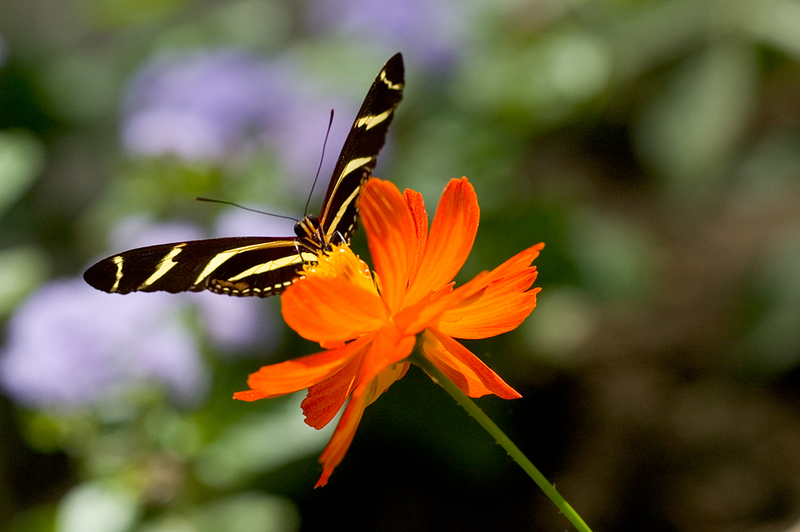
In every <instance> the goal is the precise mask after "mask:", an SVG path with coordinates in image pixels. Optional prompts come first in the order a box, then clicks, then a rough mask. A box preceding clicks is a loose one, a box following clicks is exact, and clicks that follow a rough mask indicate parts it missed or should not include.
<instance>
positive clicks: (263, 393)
mask: <svg viewBox="0 0 800 532" xmlns="http://www.w3.org/2000/svg"><path fill="white" fill-rule="evenodd" d="M369 340H370V337H369V336H365V337H363V338H359V339H358V340H355V341H353V342H350V343H349V344H347V345H345V346H344V347H342V348H339V349H331V350H329V351H322V352H320V353H315V354H313V355H306V356H304V357H300V358H296V359H294V360H287V361H286V362H281V363H279V364H272V365H269V366H264V367H262V368H261V369H259V370H258V371H256V372H255V373H253V374H251V375H250V377H249V378H248V379H247V385H248V386H250V388H251V389H250V390H247V391H244V392H238V393H236V394H235V395H234V398H236V399H241V400H244V401H253V400H255V399H262V398H268V397H279V396H281V395H285V394H287V393H292V392H296V391H298V390H302V389H304V388H308V387H309V386H313V385H315V384H317V383H318V382H320V381H322V380H324V379H326V378H328V377H329V376H331V375H334V374H335V373H336V372H338V371H339V369H340V368H341V367H342V366H344V365H346V364H347V363H348V362H349V361H350V360H351V359H352V358H353V357H354V356H356V355H357V354H358V353H359V352H360V351H361V350H362V349H363V348H364V347H365V346H366V345H367V344H368V343H369Z"/></svg>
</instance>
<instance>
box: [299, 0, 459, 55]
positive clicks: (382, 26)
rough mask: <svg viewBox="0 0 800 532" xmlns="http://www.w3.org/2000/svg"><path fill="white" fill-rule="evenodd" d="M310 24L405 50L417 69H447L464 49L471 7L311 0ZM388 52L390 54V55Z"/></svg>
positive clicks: (439, 0)
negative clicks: (468, 11)
mask: <svg viewBox="0 0 800 532" xmlns="http://www.w3.org/2000/svg"><path fill="white" fill-rule="evenodd" d="M308 13H309V18H310V23H311V26H312V27H313V28H314V29H316V30H318V31H321V30H325V29H327V30H331V31H334V32H337V33H342V34H345V35H351V36H354V37H356V38H358V39H367V40H369V41H370V42H371V43H372V44H377V45H379V46H380V47H381V48H382V49H385V52H386V53H387V54H389V53H393V52H396V51H401V52H403V55H405V56H406V60H407V61H408V63H409V64H411V63H413V64H414V65H415V68H424V69H426V70H434V71H438V70H440V69H443V68H447V67H449V66H451V65H452V64H453V62H454V61H455V60H456V59H457V58H458V56H459V55H460V50H461V49H463V48H464V36H465V34H466V33H467V31H466V30H467V29H466V22H467V20H466V19H467V12H466V7H465V5H464V3H463V2H459V1H458V0H312V1H311V2H310V4H309V8H308ZM387 57H388V56H387Z"/></svg>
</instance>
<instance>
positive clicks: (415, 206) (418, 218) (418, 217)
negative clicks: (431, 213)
mask: <svg viewBox="0 0 800 532" xmlns="http://www.w3.org/2000/svg"><path fill="white" fill-rule="evenodd" d="M403 198H404V199H405V200H406V204H407V205H408V210H409V211H410V212H411V218H413V220H414V227H415V229H416V236H417V238H416V240H417V245H416V253H415V254H414V269H413V271H412V274H411V276H410V278H411V279H413V278H414V275H415V274H416V271H417V268H418V267H419V262H420V260H422V254H423V252H424V251H425V244H426V243H427V241H428V211H426V210H425V201H424V200H423V199H422V194H420V193H419V192H417V191H416V190H411V189H408V188H407V189H405V190H404V191H403Z"/></svg>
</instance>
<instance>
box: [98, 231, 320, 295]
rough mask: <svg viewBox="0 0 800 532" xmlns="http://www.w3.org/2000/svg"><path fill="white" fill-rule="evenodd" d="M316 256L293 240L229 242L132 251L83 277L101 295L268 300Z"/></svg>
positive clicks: (216, 240) (236, 239) (241, 239)
mask: <svg viewBox="0 0 800 532" xmlns="http://www.w3.org/2000/svg"><path fill="white" fill-rule="evenodd" d="M316 260H317V255H316V254H315V253H312V252H310V251H307V250H303V249H302V248H300V247H299V246H298V242H297V239H295V238H264V237H231V238H210V239H207V240H192V241H188V242H178V243H173V244H161V245H157V246H149V247H144V248H137V249H132V250H130V251H125V252H123V253H120V254H119V255H114V256H113V257H109V258H107V259H104V260H102V261H100V262H98V263H97V264H95V265H94V266H92V267H91V268H89V269H88V270H86V273H85V274H84V275H83V277H84V279H86V281H87V282H88V283H89V284H90V285H92V286H94V287H95V288H98V289H100V290H103V291H105V292H111V293H117V294H128V293H130V292H155V291H158V290H163V291H165V292H173V293H175V292H186V291H191V292H199V291H201V290H211V291H212V292H217V293H220V294H229V295H237V296H260V297H267V296H271V295H273V294H278V293H280V292H282V291H283V290H284V289H285V288H286V287H287V286H289V285H290V284H291V283H292V280H293V279H294V278H295V277H296V276H297V271H298V270H299V269H300V268H302V267H303V264H304V263H305V262H313V261H316Z"/></svg>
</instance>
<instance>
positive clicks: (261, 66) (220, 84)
mask: <svg viewBox="0 0 800 532" xmlns="http://www.w3.org/2000/svg"><path fill="white" fill-rule="evenodd" d="M286 76H287V74H286V71H285V69H284V68H283V66H281V65H280V64H277V63H269V62H267V61H264V60H262V59H260V58H258V57H255V56H252V55H249V54H246V53H244V52H239V51H233V50H227V51H215V52H196V53H193V54H186V55H177V54H176V55H170V56H167V57H162V58H160V59H157V60H156V61H154V62H153V63H151V64H150V65H148V66H146V67H145V68H144V69H142V70H141V71H140V72H139V73H138V74H136V75H135V76H134V78H133V80H132V81H131V84H130V87H129V89H128V94H127V98H126V103H125V113H124V114H125V118H124V123H123V126H122V141H123V144H124V146H125V148H126V149H127V150H128V151H129V152H131V153H133V154H137V155H146V156H161V155H175V156H178V157H180V158H183V159H188V160H218V159H220V158H223V157H225V156H226V155H229V154H231V153H234V152H237V151H241V150H243V149H247V148H248V147H250V146H251V145H253V144H257V143H259V142H261V141H262V138H263V136H264V135H265V134H266V133H267V131H268V129H269V128H270V127H273V126H274V124H275V123H276V121H279V120H280V118H279V117H280V116H281V115H282V114H283V113H284V108H285V106H286V104H287V102H288V101H289V98H290V95H291V92H290V90H289V89H288V87H290V86H291V85H290V84H289V83H288V82H287V77H286Z"/></svg>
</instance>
